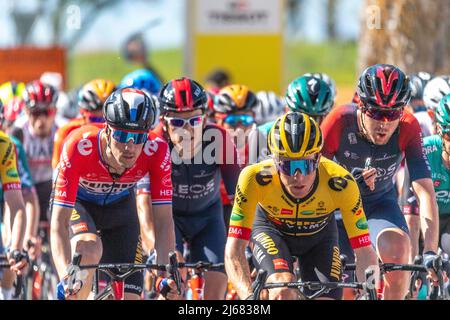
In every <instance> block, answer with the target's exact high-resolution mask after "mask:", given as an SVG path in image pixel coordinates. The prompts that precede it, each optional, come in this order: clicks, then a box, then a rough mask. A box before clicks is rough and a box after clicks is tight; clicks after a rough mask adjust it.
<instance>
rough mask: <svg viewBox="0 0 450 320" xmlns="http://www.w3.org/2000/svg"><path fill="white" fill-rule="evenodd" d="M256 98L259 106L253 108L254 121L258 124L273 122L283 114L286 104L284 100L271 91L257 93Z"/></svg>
mask: <svg viewBox="0 0 450 320" xmlns="http://www.w3.org/2000/svg"><path fill="white" fill-rule="evenodd" d="M256 98H257V99H258V100H259V102H260V103H259V104H258V105H257V106H256V107H255V109H254V113H255V121H256V123H258V124H262V123H266V122H269V121H273V120H275V119H276V118H278V117H279V116H280V115H282V114H284V110H285V107H286V104H285V102H284V99H282V98H281V97H279V96H277V94H276V93H275V92H273V91H258V92H257V93H256Z"/></svg>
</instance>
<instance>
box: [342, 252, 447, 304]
mask: <svg viewBox="0 0 450 320" xmlns="http://www.w3.org/2000/svg"><path fill="white" fill-rule="evenodd" d="M420 261H421V257H416V259H415V261H414V262H415V263H416V262H420ZM343 269H344V270H346V271H355V269H356V265H355V264H348V265H345V266H343ZM433 269H434V270H435V272H436V274H437V276H438V284H437V285H434V284H433V285H432V290H431V293H430V295H429V298H430V300H448V299H450V295H449V292H448V290H446V288H445V283H444V272H445V273H447V274H450V261H448V260H443V259H442V257H441V256H437V258H436V259H435V260H434V261H433ZM391 271H412V272H413V274H412V276H411V281H414V282H415V280H416V279H417V277H418V273H428V270H427V269H426V268H425V266H423V265H420V264H395V263H382V264H380V276H382V275H383V274H385V273H387V272H391ZM413 286H414V283H413V282H412V283H410V287H409V290H410V292H409V293H408V294H409V295H410V296H411V297H412V291H411V290H413V289H414V287H413Z"/></svg>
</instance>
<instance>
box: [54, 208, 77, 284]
mask: <svg viewBox="0 0 450 320" xmlns="http://www.w3.org/2000/svg"><path fill="white" fill-rule="evenodd" d="M72 210H73V208H67V207H62V206H57V205H53V210H52V217H51V223H50V245H51V250H52V257H53V262H54V264H55V266H56V270H57V271H58V275H59V278H63V277H64V276H65V275H66V270H67V266H68V265H69V263H70V259H71V258H70V257H71V252H70V240H69V222H70V216H71V214H72Z"/></svg>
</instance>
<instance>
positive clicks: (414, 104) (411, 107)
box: [406, 72, 433, 138]
mask: <svg viewBox="0 0 450 320" xmlns="http://www.w3.org/2000/svg"><path fill="white" fill-rule="evenodd" d="M408 78H409V81H410V82H409V83H410V85H411V100H410V102H409V104H408V105H407V106H406V110H408V111H409V112H411V113H412V114H413V115H414V117H416V119H417V121H419V125H420V128H421V129H422V136H423V137H424V138H425V137H428V136H429V135H431V134H433V122H432V119H431V117H430V115H429V114H428V112H427V108H426V106H425V102H424V101H423V92H424V88H425V86H426V85H427V83H428V82H429V81H430V80H431V79H433V75H432V74H430V73H428V72H418V73H412V74H409V75H408Z"/></svg>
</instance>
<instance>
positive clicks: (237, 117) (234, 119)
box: [223, 114, 255, 127]
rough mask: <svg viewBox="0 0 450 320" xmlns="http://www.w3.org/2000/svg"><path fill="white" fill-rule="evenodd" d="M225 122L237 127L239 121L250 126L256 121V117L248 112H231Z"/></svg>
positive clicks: (245, 125)
mask: <svg viewBox="0 0 450 320" xmlns="http://www.w3.org/2000/svg"><path fill="white" fill-rule="evenodd" d="M223 122H224V123H226V124H228V125H230V126H232V127H236V126H237V125H238V124H239V123H240V124H242V125H243V126H244V127H248V126H251V125H252V124H254V123H255V119H254V118H253V117H252V116H251V115H248V114H230V115H229V116H227V117H226V118H225V119H224V120H223Z"/></svg>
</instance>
